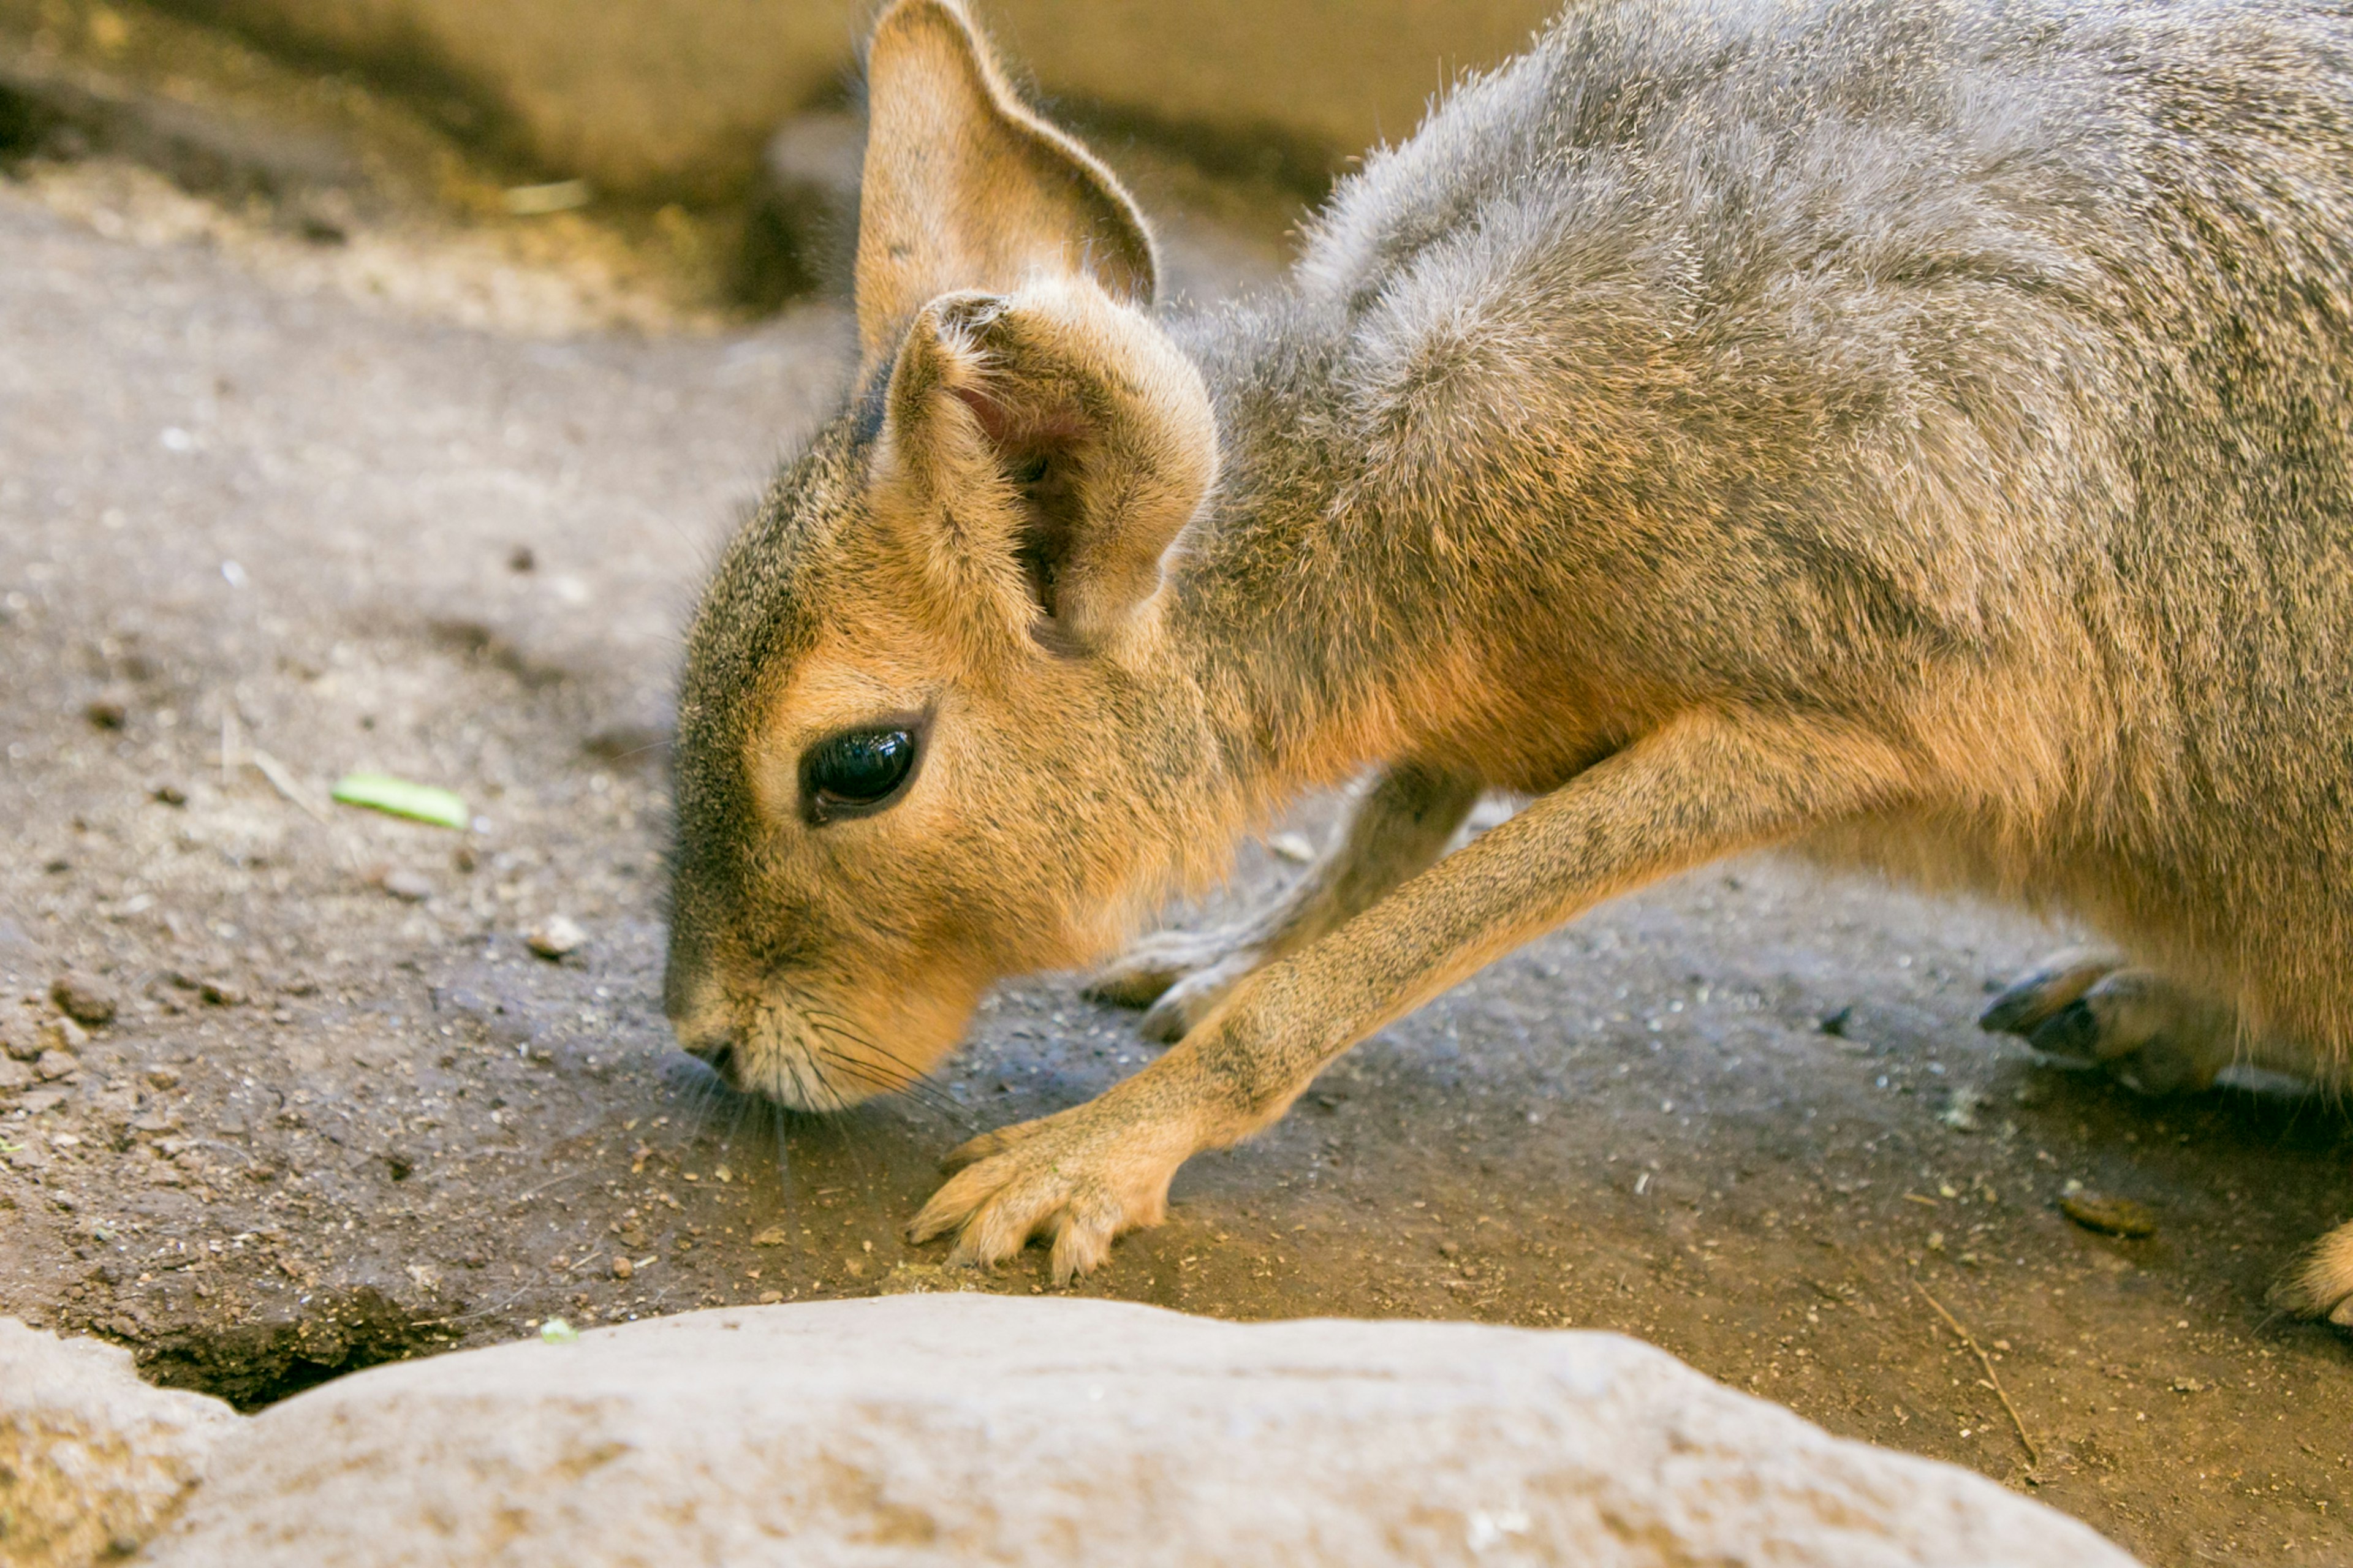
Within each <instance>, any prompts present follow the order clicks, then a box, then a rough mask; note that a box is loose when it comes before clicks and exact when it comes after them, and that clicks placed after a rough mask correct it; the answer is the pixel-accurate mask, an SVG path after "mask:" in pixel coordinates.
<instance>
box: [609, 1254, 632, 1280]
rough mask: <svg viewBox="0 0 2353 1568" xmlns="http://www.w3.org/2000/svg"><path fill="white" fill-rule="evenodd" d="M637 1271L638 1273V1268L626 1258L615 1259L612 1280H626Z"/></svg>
mask: <svg viewBox="0 0 2353 1568" xmlns="http://www.w3.org/2000/svg"><path fill="white" fill-rule="evenodd" d="M637 1271H638V1266H637V1265H636V1264H634V1263H632V1262H630V1261H629V1260H628V1258H615V1259H613V1278H614V1279H628V1277H629V1276H630V1275H632V1274H635V1273H636V1272H637Z"/></svg>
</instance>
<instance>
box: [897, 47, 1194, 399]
mask: <svg viewBox="0 0 2353 1568" xmlns="http://www.w3.org/2000/svg"><path fill="white" fill-rule="evenodd" d="M866 79H867V132H866V166H865V172H864V174H863V183H862V184H861V187H860V195H859V216H858V275H857V288H858V336H859V343H860V349H861V351H862V357H863V359H864V362H865V365H866V367H867V368H868V369H870V370H871V368H872V367H874V366H875V365H877V364H880V363H882V362H883V361H884V360H886V359H888V358H889V357H890V355H891V354H892V352H893V351H895V350H896V349H897V347H898V342H899V336H900V334H901V333H902V331H904V330H905V328H906V324H907V322H908V321H910V320H912V319H913V316H914V313H915V311H916V310H920V309H921V308H922V307H923V302H924V301H925V300H930V299H932V298H934V296H936V295H940V294H944V293H946V292H948V291H949V290H950V289H987V290H989V291H991V292H996V293H1002V292H1006V291H1008V290H1010V289H1016V288H1018V287H1019V286H1020V285H1021V284H1023V283H1024V282H1026V281H1027V280H1029V279H1031V278H1033V277H1038V276H1054V275H1060V276H1069V275H1071V274H1074V273H1081V272H1083V273H1085V274H1087V275H1089V276H1092V278H1093V279H1095V281H1097V282H1098V283H1100V284H1102V285H1103V288H1104V289H1108V290H1110V291H1111V292H1112V293H1113V295H1116V296H1119V297H1121V298H1124V299H1127V300H1133V301H1134V302H1136V303H1138V304H1149V303H1151V302H1152V300H1153V298H1154V295H1155V291H1156V289H1157V288H1158V267H1157V265H1156V262H1155V258H1154V255H1153V247H1152V235H1151V231H1150V230H1149V229H1147V228H1146V227H1145V224H1144V218H1143V215H1142V214H1140V213H1138V212H1137V211H1136V208H1135V204H1134V202H1133V201H1132V200H1130V199H1129V197H1128V195H1127V193H1126V192H1125V191H1124V190H1122V189H1121V188H1120V185H1119V182H1118V181H1117V180H1115V179H1113V177H1112V174H1111V171H1110V170H1108V169H1106V168H1104V167H1103V164H1101V163H1098V162H1096V160H1095V158H1094V156H1093V155H1092V153H1088V152H1087V150H1086V149H1085V148H1083V147H1082V146H1080V145H1079V143H1078V142H1076V141H1074V140H1072V139H1071V137H1070V136H1068V135H1066V134H1064V133H1063V132H1060V131H1058V130H1056V129H1055V128H1054V127H1053V126H1051V125H1049V124H1047V123H1046V122H1045V121H1043V120H1040V119H1039V118H1038V116H1036V115H1035V114H1032V113H1031V112H1029V110H1027V109H1025V108H1023V107H1022V105H1021V103H1020V100H1018V99H1017V98H1015V97H1014V95H1013V92H1012V89H1010V88H1009V87H1008V86H1007V84H1006V81H1005V77H1004V73H1003V72H1002V71H1000V70H999V69H998V68H997V62H996V61H995V60H994V59H993V58H990V55H989V53H988V49H987V46H985V45H984V44H983V43H982V42H981V41H980V38H979V37H978V35H977V34H976V33H975V32H974V30H973V26H972V24H971V22H970V20H969V19H968V18H967V17H966V16H965V13H964V8H963V6H962V5H960V4H958V3H957V0H897V3H896V4H894V5H892V6H891V8H890V9H889V10H887V11H885V12H884V13H883V14H882V18H881V21H879V22H878V23H876V24H875V27H874V40H873V43H872V45H871V47H870V48H869V50H868V53H867V60H866Z"/></svg>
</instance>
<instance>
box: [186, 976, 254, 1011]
mask: <svg viewBox="0 0 2353 1568" xmlns="http://www.w3.org/2000/svg"><path fill="white" fill-rule="evenodd" d="M196 994H197V995H199V996H201V997H203V998H204V999H205V1001H206V1003H207V1004H209V1005H212V1006H215V1007H242V1006H243V1005H245V993H244V992H243V991H241V990H239V989H238V988H237V987H236V986H234V985H232V984H229V983H228V982H227V981H226V980H206V981H203V982H200V983H199V984H197V986H196Z"/></svg>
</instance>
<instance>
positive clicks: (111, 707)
mask: <svg viewBox="0 0 2353 1568" xmlns="http://www.w3.org/2000/svg"><path fill="white" fill-rule="evenodd" d="M81 715H82V717H83V718H85V719H87V720H89V721H90V727H91V728H93V729H98V730H120V729H121V728H122V722H123V721H124V720H125V719H128V718H129V717H130V714H129V713H128V712H127V711H126V710H124V709H123V706H122V704H121V703H120V702H117V701H116V700H114V699H112V698H111V697H101V698H100V699H99V700H97V701H95V702H92V703H90V705H89V706H88V707H86V708H84V709H83V710H81Z"/></svg>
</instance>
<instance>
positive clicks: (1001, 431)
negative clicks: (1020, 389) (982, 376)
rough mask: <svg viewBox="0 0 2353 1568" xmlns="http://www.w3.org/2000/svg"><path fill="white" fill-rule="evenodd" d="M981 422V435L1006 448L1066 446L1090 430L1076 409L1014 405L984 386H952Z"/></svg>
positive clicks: (997, 445)
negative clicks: (1047, 409) (1020, 407)
mask: <svg viewBox="0 0 2353 1568" xmlns="http://www.w3.org/2000/svg"><path fill="white" fill-rule="evenodd" d="M949 390H950V391H952V392H953V393H955V395H956V396H957V397H958V398H959V399H961V400H962V401H963V403H964V405H965V407H966V408H969V409H971V410H972V416H973V417H974V418H975V419H977V420H978V421H980V430H981V434H982V435H984V436H987V437H988V439H989V442H990V444H991V445H993V446H996V447H1006V448H1036V447H1067V446H1069V445H1071V443H1073V442H1075V441H1077V440H1078V439H1079V438H1080V437H1082V436H1084V435H1085V434H1086V433H1087V426H1086V420H1085V419H1084V418H1083V417H1082V416H1081V415H1080V414H1079V412H1078V410H1077V409H1075V408H1060V409H1056V410H1053V411H1051V412H1048V411H1043V410H1039V409H1019V410H1017V409H1015V408H1013V407H1012V406H1011V405H1008V404H1007V403H1005V402H1004V401H1003V400H1001V399H999V398H997V397H994V396H992V395H990V394H989V393H988V391H987V389H986V388H984V387H978V386H956V387H951V388H950V389H949Z"/></svg>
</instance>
